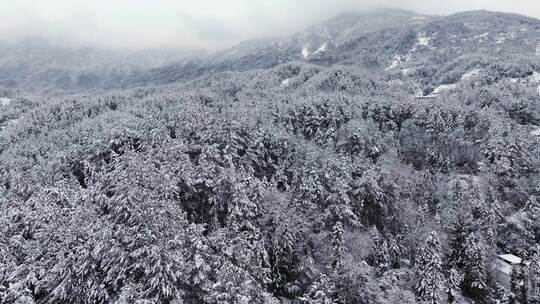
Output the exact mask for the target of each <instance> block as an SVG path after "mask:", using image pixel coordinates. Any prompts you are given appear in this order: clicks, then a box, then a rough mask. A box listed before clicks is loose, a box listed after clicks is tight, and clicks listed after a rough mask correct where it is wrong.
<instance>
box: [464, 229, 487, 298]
mask: <svg viewBox="0 0 540 304" xmlns="http://www.w3.org/2000/svg"><path fill="white" fill-rule="evenodd" d="M464 253H465V256H464V261H463V272H464V278H463V285H464V290H465V291H466V292H467V294H468V295H469V296H471V297H472V298H474V299H480V298H483V297H484V296H485V295H486V292H487V280H488V274H487V269H486V253H485V249H484V247H483V245H482V244H481V243H480V242H479V241H478V239H477V238H476V235H475V234H474V233H471V234H470V235H469V236H468V237H467V238H466V239H465V252H464Z"/></svg>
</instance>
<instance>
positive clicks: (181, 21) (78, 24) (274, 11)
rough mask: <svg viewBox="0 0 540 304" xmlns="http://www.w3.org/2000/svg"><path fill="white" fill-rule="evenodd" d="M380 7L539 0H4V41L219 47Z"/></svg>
mask: <svg viewBox="0 0 540 304" xmlns="http://www.w3.org/2000/svg"><path fill="white" fill-rule="evenodd" d="M374 3H376V4H374ZM375 6H387V7H395V8H403V9H407V10H413V11H417V12H420V13H426V14H448V13H453V12H457V11H464V10H473V9H488V10H496V11H510V12H517V13H522V14H527V15H530V16H536V17H540V4H538V1H537V0H512V1H508V0H453V1H439V0H394V1H392V0H382V1H367V0H227V1H224V0H197V1H193V0H190V1H188V0H176V1H175V0H92V1H88V0H84V1H83V0H48V1H35V0H0V39H1V40H7V41H16V40H20V39H23V38H25V37H28V36H44V37H45V38H48V39H52V40H55V41H62V42H69V43H75V44H79V45H80V44H99V45H106V46H109V47H141V48H142V47H159V46H163V45H170V46H175V47H188V48H209V49H216V48H222V47H227V46H230V45H233V44H235V43H237V42H239V41H241V40H245V39H250V38H258V37H265V36H280V35H286V34H290V33H293V32H296V31H299V30H301V29H302V28H304V27H306V26H309V25H310V24H312V23H315V22H317V21H320V20H322V19H325V18H329V17H332V16H333V15H336V14H338V13H341V12H347V11H353V10H361V9H369V8H373V7H375Z"/></svg>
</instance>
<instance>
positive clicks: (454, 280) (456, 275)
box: [446, 267, 463, 304]
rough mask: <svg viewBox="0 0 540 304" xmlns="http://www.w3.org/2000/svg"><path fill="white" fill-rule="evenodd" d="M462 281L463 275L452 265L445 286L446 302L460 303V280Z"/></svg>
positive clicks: (450, 303)
mask: <svg viewBox="0 0 540 304" xmlns="http://www.w3.org/2000/svg"><path fill="white" fill-rule="evenodd" d="M462 281H463V275H462V274H461V273H460V272H459V270H457V269H456V268H454V267H452V269H450V273H449V276H448V283H447V288H446V294H447V296H448V303H449V304H455V303H460V299H461V287H460V286H461V282H462Z"/></svg>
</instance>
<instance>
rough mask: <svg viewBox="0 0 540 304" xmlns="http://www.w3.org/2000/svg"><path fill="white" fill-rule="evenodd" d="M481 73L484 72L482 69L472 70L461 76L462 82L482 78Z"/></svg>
mask: <svg viewBox="0 0 540 304" xmlns="http://www.w3.org/2000/svg"><path fill="white" fill-rule="evenodd" d="M480 72H482V70H480V69H474V70H470V71H469V72H467V73H465V74H463V75H462V76H461V80H467V79H470V78H474V77H478V76H480Z"/></svg>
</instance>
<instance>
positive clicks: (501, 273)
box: [493, 254, 523, 290]
mask: <svg viewBox="0 0 540 304" xmlns="http://www.w3.org/2000/svg"><path fill="white" fill-rule="evenodd" d="M521 263H523V260H522V259H521V258H520V257H517V256H515V255H513V254H500V255H498V256H497V260H496V261H495V264H494V268H493V273H494V277H495V280H496V281H497V283H499V284H500V285H501V286H503V287H504V288H506V289H507V290H510V288H511V277H512V270H513V269H514V267H516V266H517V265H520V264H521Z"/></svg>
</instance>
